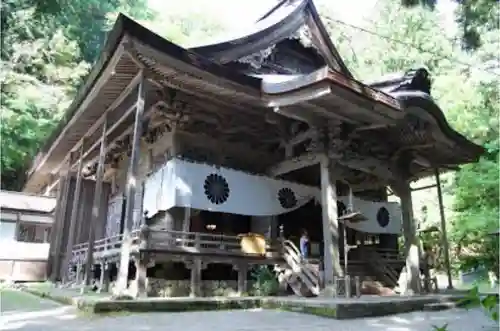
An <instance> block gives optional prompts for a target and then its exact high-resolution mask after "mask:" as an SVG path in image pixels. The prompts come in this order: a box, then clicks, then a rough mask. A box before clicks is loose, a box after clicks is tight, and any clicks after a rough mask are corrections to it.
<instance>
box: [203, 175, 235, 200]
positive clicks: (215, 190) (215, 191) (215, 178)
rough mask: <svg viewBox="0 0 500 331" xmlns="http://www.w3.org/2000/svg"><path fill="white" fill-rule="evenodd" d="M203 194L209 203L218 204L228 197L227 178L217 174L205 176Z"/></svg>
mask: <svg viewBox="0 0 500 331" xmlns="http://www.w3.org/2000/svg"><path fill="white" fill-rule="evenodd" d="M203 188H204V189H205V195H206V196H207V199H208V200H210V202H211V203H214V204H216V205H220V204H222V203H224V202H226V201H227V198H229V192H230V190H229V184H228V183H227V180H226V179H225V178H224V177H222V176H221V175H219V174H210V175H208V176H207V177H206V178H205V183H204V185H203Z"/></svg>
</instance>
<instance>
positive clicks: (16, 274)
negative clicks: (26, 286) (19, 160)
mask: <svg viewBox="0 0 500 331" xmlns="http://www.w3.org/2000/svg"><path fill="white" fill-rule="evenodd" d="M55 207H56V199H54V198H51V197H44V196H35V195H30V194H25V193H20V192H10V191H0V217H1V220H0V280H2V281H13V282H19V281H45V280H46V279H47V273H46V271H47V260H48V257H49V238H50V231H51V228H52V224H53V222H54V218H53V212H54V208H55Z"/></svg>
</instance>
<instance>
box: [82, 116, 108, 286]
mask: <svg viewBox="0 0 500 331" xmlns="http://www.w3.org/2000/svg"><path fill="white" fill-rule="evenodd" d="M107 127H108V122H107V120H105V121H104V123H103V125H102V135H101V149H100V151H99V163H98V165H97V173H96V181H95V189H94V201H93V203H92V217H91V219H90V228H89V240H88V249H87V261H86V263H85V286H89V285H90V282H91V280H92V279H91V277H90V273H91V272H92V266H93V264H94V255H93V251H94V241H95V227H96V225H97V222H98V220H99V216H100V214H101V213H100V210H101V208H100V207H101V199H102V197H101V195H102V180H103V177H104V161H105V158H106V131H107Z"/></svg>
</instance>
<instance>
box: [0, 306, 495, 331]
mask: <svg viewBox="0 0 500 331" xmlns="http://www.w3.org/2000/svg"><path fill="white" fill-rule="evenodd" d="M446 323H448V329H447V330H449V331H471V330H498V326H496V327H495V325H494V324H493V323H492V322H491V321H490V320H489V319H488V318H487V317H486V316H485V315H484V314H483V312H482V311H480V310H479V309H475V310H470V311H466V310H448V311H443V312H415V313H409V314H401V315H394V316H388V317H382V318H367V319H357V320H334V319H328V318H322V317H315V316H312V315H305V314H299V313H291V312H281V311H271V310H250V311H249V310H247V311H241V310H239V311H211V312H188V313H145V314H134V315H119V314H118V315H114V316H106V317H85V316H81V315H77V314H76V312H75V311H74V309H72V308H70V307H58V308H52V309H50V310H47V311H38V312H33V313H25V312H23V313H20V314H19V315H18V316H16V314H9V315H8V316H2V317H0V330H26V331H62V330H72V331H91V330H120V331H149V330H151V331H153V330H155V331H156V330H166V329H168V330H174V331H175V330H180V331H205V330H218V331H253V330H255V331H278V330H283V331H285V330H308V331H331V330H341V331H351V330H352V331H360V330H362V331H432V330H434V328H433V326H434V325H435V326H438V327H441V326H443V325H444V324H446Z"/></svg>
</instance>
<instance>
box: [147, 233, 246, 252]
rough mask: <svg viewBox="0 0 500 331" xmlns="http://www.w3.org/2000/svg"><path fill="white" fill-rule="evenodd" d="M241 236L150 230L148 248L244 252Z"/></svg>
mask: <svg viewBox="0 0 500 331" xmlns="http://www.w3.org/2000/svg"><path fill="white" fill-rule="evenodd" d="M240 242H241V238H240V237H238V236H227V235H221V234H210V233H199V232H183V231H166V230H150V232H149V237H148V244H147V245H148V248H153V249H158V250H176V249H178V250H183V251H187V252H193V253H196V252H200V253H201V252H207V253H233V254H242V250H241V244H240Z"/></svg>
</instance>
